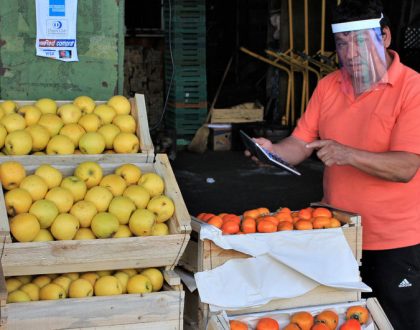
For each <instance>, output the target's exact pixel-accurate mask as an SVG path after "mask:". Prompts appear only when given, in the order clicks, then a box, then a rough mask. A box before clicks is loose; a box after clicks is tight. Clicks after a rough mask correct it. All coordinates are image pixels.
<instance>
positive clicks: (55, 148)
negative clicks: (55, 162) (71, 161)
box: [47, 134, 74, 155]
mask: <svg viewBox="0 0 420 330" xmlns="http://www.w3.org/2000/svg"><path fill="white" fill-rule="evenodd" d="M73 153H74V143H73V141H72V140H71V139H70V138H68V137H67V136H65V135H60V134H58V135H56V136H53V137H52V138H51V140H50V141H49V142H48V144H47V155H71V154H73Z"/></svg>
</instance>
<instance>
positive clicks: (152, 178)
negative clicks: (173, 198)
mask: <svg viewBox="0 0 420 330" xmlns="http://www.w3.org/2000/svg"><path fill="white" fill-rule="evenodd" d="M138 184H139V185H140V186H142V187H143V188H145V189H146V190H147V191H148V192H149V194H150V196H151V197H155V196H159V195H162V194H163V191H164V190H165V183H164V182H163V180H162V178H161V177H160V176H159V175H158V174H156V173H145V174H143V175H142V176H141V177H140V180H139V182H138Z"/></svg>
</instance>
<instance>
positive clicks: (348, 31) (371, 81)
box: [332, 16, 388, 96]
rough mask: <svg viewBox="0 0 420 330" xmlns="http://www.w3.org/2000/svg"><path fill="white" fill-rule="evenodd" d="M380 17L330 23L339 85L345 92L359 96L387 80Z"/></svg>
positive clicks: (380, 86) (379, 86)
mask: <svg viewBox="0 0 420 330" xmlns="http://www.w3.org/2000/svg"><path fill="white" fill-rule="evenodd" d="M381 18H382V16H381ZM381 18H377V19H369V20H362V21H354V22H346V23H338V24H332V29H333V33H334V39H335V45H336V49H337V55H338V60H339V64H340V68H341V74H342V84H341V87H342V89H343V92H345V93H347V94H352V95H354V96H358V95H360V94H362V93H365V92H368V91H372V90H375V89H380V88H383V87H384V86H386V83H387V82H388V76H387V63H386V57H385V47H384V44H383V40H382V30H381V27H380V23H379V22H380V20H381Z"/></svg>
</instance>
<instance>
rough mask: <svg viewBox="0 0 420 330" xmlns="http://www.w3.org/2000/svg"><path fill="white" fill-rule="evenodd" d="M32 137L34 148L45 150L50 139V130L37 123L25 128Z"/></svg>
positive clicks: (35, 149) (34, 149)
mask: <svg viewBox="0 0 420 330" xmlns="http://www.w3.org/2000/svg"><path fill="white" fill-rule="evenodd" d="M25 130H26V131H27V132H28V133H29V134H30V135H31V137H32V150H33V151H40V150H44V149H45V148H46V147H47V145H48V141H49V140H50V137H51V136H50V132H49V131H48V130H47V129H46V128H45V127H43V126H41V125H38V124H35V125H31V126H28V127H26V128H25Z"/></svg>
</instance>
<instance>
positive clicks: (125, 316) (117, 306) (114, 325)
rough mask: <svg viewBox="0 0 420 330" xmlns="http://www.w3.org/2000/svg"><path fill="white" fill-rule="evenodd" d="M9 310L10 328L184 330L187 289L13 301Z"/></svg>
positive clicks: (7, 321) (12, 329)
mask: <svg viewBox="0 0 420 330" xmlns="http://www.w3.org/2000/svg"><path fill="white" fill-rule="evenodd" d="M7 309H8V314H7V320H6V325H7V326H6V327H5V328H6V329H8V330H9V329H11V330H14V329H16V330H17V329H19V330H20V329H31V330H38V329H39V330H49V329H102V330H105V329H112V330H114V329H150V330H151V329H182V323H183V309H184V291H177V290H173V289H171V290H170V291H161V292H155V293H148V294H124V295H118V296H109V297H89V298H80V299H75V298H72V299H63V300H54V301H34V302H25V303H13V304H8V305H7ZM3 310H4V309H3V308H2V311H3Z"/></svg>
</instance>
